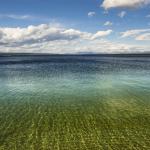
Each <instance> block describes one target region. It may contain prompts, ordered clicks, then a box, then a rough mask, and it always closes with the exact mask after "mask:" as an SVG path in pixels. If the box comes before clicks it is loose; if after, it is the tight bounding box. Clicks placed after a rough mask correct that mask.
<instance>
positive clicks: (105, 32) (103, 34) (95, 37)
mask: <svg viewBox="0 0 150 150" xmlns="http://www.w3.org/2000/svg"><path fill="white" fill-rule="evenodd" d="M111 33H112V30H106V31H98V32H97V33H95V34H94V35H93V36H92V39H97V38H101V37H105V36H108V35H110V34H111Z"/></svg>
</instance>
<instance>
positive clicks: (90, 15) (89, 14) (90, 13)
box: [88, 11, 96, 17]
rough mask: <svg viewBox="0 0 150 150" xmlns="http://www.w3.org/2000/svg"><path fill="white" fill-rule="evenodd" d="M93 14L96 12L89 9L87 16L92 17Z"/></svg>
mask: <svg viewBox="0 0 150 150" xmlns="http://www.w3.org/2000/svg"><path fill="white" fill-rule="evenodd" d="M95 15H96V13H95V12H94V11H91V12H89V13H88V17H93V16H95Z"/></svg>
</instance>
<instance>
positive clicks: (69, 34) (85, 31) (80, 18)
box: [0, 0, 150, 53]
mask: <svg viewBox="0 0 150 150" xmlns="http://www.w3.org/2000/svg"><path fill="white" fill-rule="evenodd" d="M42 25H43V26H42ZM44 25H45V26H44ZM29 27H32V28H29ZM33 31H34V32H33ZM55 37H56V39H55ZM31 41H33V43H32V42H31ZM36 42H37V43H36ZM67 43H70V46H69V45H68V44H67ZM149 43H150V0H134V1H131V0H122V1H120V0H74V1H73V0H13V1H10V0H1V5H0V51H2V52H3V51H4V52H18V51H19V52H48V53H78V52H79V53H80V52H93V53H105V52H106V53H107V52H108V53H109V52H110V53H122V52H123V53H124V52H125V53H128V52H145V51H146V52H147V51H149V47H150V44H149ZM36 44H37V47H36ZM40 44H41V45H40ZM54 45H57V46H55V47H54ZM67 45H68V46H67ZM116 45H117V46H116ZM74 46H75V47H74ZM115 46H116V47H115ZM106 48H108V50H107V49H106ZM2 49H3V50H2ZM58 49H59V50H58ZM66 49H67V50H66ZM73 49H75V50H73Z"/></svg>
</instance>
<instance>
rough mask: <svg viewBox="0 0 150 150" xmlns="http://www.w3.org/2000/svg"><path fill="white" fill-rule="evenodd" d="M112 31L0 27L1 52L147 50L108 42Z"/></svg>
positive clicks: (119, 51) (42, 26)
mask: <svg viewBox="0 0 150 150" xmlns="http://www.w3.org/2000/svg"><path fill="white" fill-rule="evenodd" d="M111 33H112V30H106V31H98V32H97V33H95V34H94V33H89V32H83V31H80V30H75V29H65V28H63V27H60V26H57V27H56V26H55V25H54V26H52V25H49V24H41V25H38V26H32V25H31V26H28V27H26V28H20V27H18V28H5V27H1V28H0V52H19V53H22V52H28V53H30V52H34V53H59V54H64V53H68V54H71V53H84V52H85V53H87V52H90V53H130V52H137V51H138V52H141V51H142V52H143V51H146V50H149V48H147V47H146V46H145V47H144V46H137V45H128V44H122V43H119V42H110V41H108V40H106V39H105V40H104V39H103V38H104V37H106V36H108V35H110V34H111Z"/></svg>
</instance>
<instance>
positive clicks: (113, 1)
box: [101, 0, 150, 10]
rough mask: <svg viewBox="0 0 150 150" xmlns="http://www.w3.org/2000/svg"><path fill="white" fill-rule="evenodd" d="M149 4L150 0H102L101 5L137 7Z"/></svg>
mask: <svg viewBox="0 0 150 150" xmlns="http://www.w3.org/2000/svg"><path fill="white" fill-rule="evenodd" d="M148 4H150V0H104V1H103V3H102V5H101V6H102V7H103V8H104V9H106V10H107V9H110V8H119V7H120V8H138V7H142V6H145V5H148Z"/></svg>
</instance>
